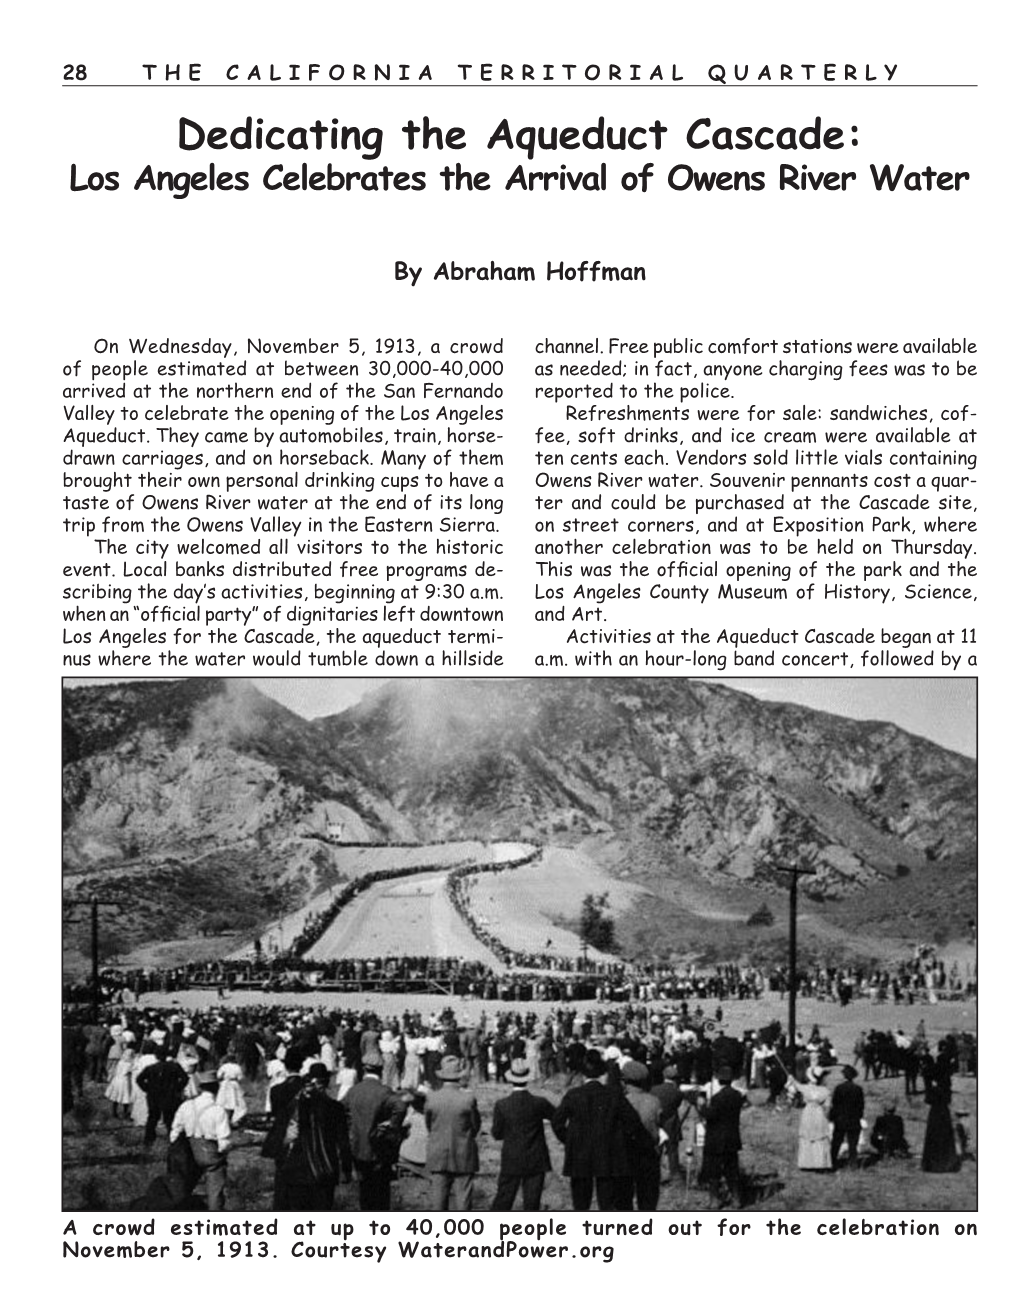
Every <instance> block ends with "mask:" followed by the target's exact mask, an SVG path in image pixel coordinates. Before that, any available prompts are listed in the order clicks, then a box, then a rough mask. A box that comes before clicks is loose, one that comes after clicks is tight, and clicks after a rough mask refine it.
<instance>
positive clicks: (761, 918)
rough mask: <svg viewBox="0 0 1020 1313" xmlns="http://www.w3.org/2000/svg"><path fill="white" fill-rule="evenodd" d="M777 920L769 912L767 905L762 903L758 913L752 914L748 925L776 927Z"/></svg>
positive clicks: (748, 919)
mask: <svg viewBox="0 0 1020 1313" xmlns="http://www.w3.org/2000/svg"><path fill="white" fill-rule="evenodd" d="M775 920H776V918H775V917H774V916H773V915H772V913H771V911H770V910H769V907H768V904H767V903H762V905H761V907H759V908H758V910H757V911H755V912H752V913H751V915H750V916H749V917H748V918H747V924H748V925H774V924H775Z"/></svg>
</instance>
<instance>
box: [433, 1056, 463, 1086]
mask: <svg viewBox="0 0 1020 1313" xmlns="http://www.w3.org/2000/svg"><path fill="white" fill-rule="evenodd" d="M437 1074H438V1076H439V1079H440V1080H451V1081H452V1080H460V1078H461V1076H463V1075H464V1068H463V1067H462V1066H461V1065H460V1058H457V1057H455V1056H454V1055H453V1054H452V1053H448V1054H447V1055H446V1057H445V1058H444V1059H443V1060H442V1062H441V1063H440V1064H439V1071H438V1073H437Z"/></svg>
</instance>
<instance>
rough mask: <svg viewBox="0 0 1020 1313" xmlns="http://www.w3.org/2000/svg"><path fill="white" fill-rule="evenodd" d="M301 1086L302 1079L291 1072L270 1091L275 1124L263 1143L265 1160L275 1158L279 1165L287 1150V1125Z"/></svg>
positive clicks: (270, 1104)
mask: <svg viewBox="0 0 1020 1313" xmlns="http://www.w3.org/2000/svg"><path fill="white" fill-rule="evenodd" d="M301 1085H302V1081H301V1077H300V1076H298V1075H297V1073H296V1072H291V1074H290V1075H289V1076H288V1077H287V1079H286V1080H282V1081H281V1082H280V1083H279V1085H274V1086H273V1088H272V1089H271V1090H270V1091H269V1111H270V1113H271V1114H272V1118H273V1123H272V1125H271V1126H270V1128H269V1134H268V1135H267V1136H266V1138H265V1139H264V1140H263V1141H262V1157H263V1158H273V1159H275V1161H276V1162H277V1163H279V1162H280V1161H281V1160H282V1158H283V1156H284V1150H285V1148H286V1144H285V1140H286V1136H287V1123H288V1122H289V1121H290V1113H291V1108H292V1107H293V1106H294V1100H295V1099H296V1098H297V1096H298V1095H299V1094H300V1093H301Z"/></svg>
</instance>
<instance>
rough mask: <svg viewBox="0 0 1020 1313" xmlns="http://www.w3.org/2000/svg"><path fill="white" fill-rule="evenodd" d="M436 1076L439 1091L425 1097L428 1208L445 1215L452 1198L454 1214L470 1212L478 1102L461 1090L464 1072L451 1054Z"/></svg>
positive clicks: (474, 1167) (474, 1165)
mask: <svg viewBox="0 0 1020 1313" xmlns="http://www.w3.org/2000/svg"><path fill="white" fill-rule="evenodd" d="M436 1075H437V1077H438V1079H439V1081H440V1087H439V1089H438V1090H430V1091H429V1093H428V1094H427V1095H426V1096H425V1108H424V1111H425V1125H426V1127H427V1128H428V1133H429V1141H428V1150H427V1153H426V1158H425V1168H426V1171H428V1172H429V1173H431V1176H432V1197H431V1202H430V1205H429V1206H430V1207H431V1208H432V1209H433V1210H434V1211H435V1212H445V1211H446V1210H447V1209H448V1208H449V1207H450V1200H451V1197H452V1198H453V1199H454V1204H453V1207H454V1209H455V1210H458V1211H460V1212H468V1211H469V1210H470V1208H471V1204H472V1202H473V1200H474V1180H475V1174H476V1172H477V1171H478V1143H477V1136H478V1132H479V1131H480V1130H481V1126H482V1119H481V1114H480V1113H479V1111H478V1101H477V1099H476V1098H475V1096H474V1094H473V1093H472V1092H471V1091H470V1090H466V1089H461V1088H460V1080H461V1077H462V1075H463V1068H462V1067H461V1063H460V1059H459V1058H458V1057H456V1056H454V1055H453V1054H452V1053H451V1054H447V1055H446V1056H445V1057H444V1058H443V1060H442V1062H441V1063H440V1064H439V1069H438V1071H437V1073H436Z"/></svg>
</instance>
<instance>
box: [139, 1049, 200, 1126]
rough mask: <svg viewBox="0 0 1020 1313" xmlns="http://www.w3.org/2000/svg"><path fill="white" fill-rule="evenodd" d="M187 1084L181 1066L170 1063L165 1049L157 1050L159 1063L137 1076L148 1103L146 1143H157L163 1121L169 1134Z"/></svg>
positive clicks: (156, 1062)
mask: <svg viewBox="0 0 1020 1313" xmlns="http://www.w3.org/2000/svg"><path fill="white" fill-rule="evenodd" d="M187 1083H188V1078H187V1076H186V1075H185V1072H184V1069H183V1067H182V1066H181V1065H180V1063H179V1062H171V1061H170V1059H169V1058H168V1057H167V1056H166V1053H165V1051H164V1050H163V1049H159V1050H157V1053H156V1061H155V1062H154V1063H152V1064H151V1065H150V1066H148V1067H146V1068H145V1069H144V1070H143V1071H142V1072H141V1073H140V1074H139V1076H138V1086H139V1088H140V1089H141V1090H142V1091H143V1092H144V1094H145V1098H146V1102H147V1104H148V1116H147V1117H146V1120H145V1135H144V1137H143V1143H144V1144H153V1143H154V1142H155V1139H156V1127H157V1126H158V1125H159V1123H160V1121H161V1120H162V1122H163V1125H164V1126H165V1127H166V1128H167V1131H168V1132H169V1130H170V1128H171V1126H172V1125H173V1120H174V1114H175V1113H176V1112H177V1109H178V1108H179V1107H180V1106H181V1096H182V1095H183V1093H184V1087H185V1086H186V1085H187Z"/></svg>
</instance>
